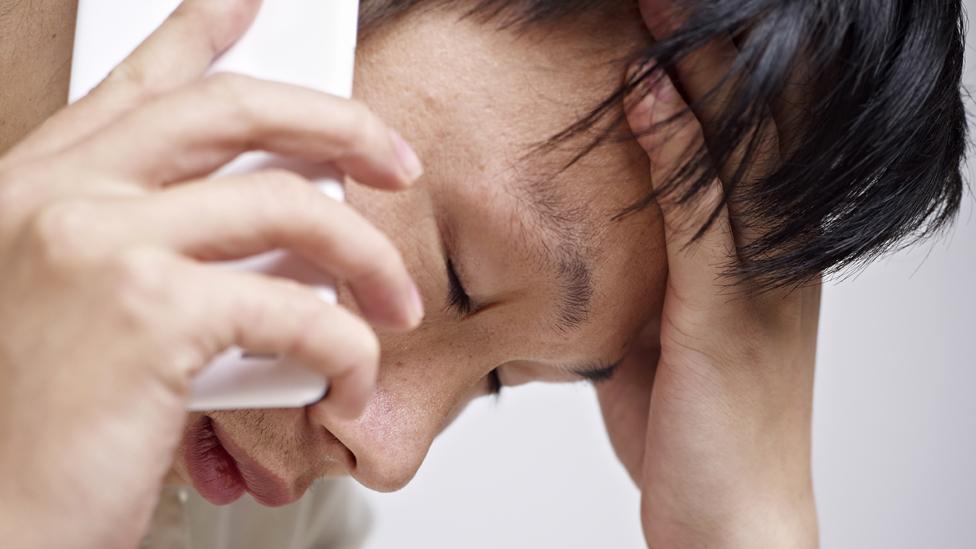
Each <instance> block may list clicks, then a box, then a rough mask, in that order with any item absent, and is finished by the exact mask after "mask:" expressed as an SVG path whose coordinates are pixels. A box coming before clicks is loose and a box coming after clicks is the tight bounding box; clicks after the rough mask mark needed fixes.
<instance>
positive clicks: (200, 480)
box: [183, 416, 300, 507]
mask: <svg viewBox="0 0 976 549" xmlns="http://www.w3.org/2000/svg"><path fill="white" fill-rule="evenodd" d="M183 457H184V460H185V462H186V469H187V474H188V475H189V477H190V481H191V482H192V483H193V487H194V488H195V489H196V490H197V492H199V493H200V495H201V496H202V497H203V498H204V499H206V500H207V501H209V502H210V503H212V504H214V505H228V504H231V503H233V502H235V501H237V500H238V499H240V497H241V496H243V495H244V493H245V492H247V493H249V494H251V496H253V497H254V499H255V500H257V502H258V503H260V504H261V505H265V506H267V507H280V506H282V505H288V504H289V503H294V502H295V501H296V500H297V499H298V498H299V496H300V493H299V491H297V490H292V489H291V487H290V486H289V484H288V483H287V482H286V481H285V480H284V479H282V478H281V477H280V476H278V475H275V474H274V473H272V472H271V471H269V470H268V469H267V468H265V467H263V466H262V465H260V464H258V463H257V461H255V460H254V459H253V458H251V457H250V456H249V455H248V454H247V452H245V451H244V450H243V449H241V448H240V447H239V446H237V445H235V444H234V442H233V441H232V440H231V439H230V438H229V437H228V436H227V434H226V433H223V432H221V429H220V426H219V425H218V424H216V423H214V422H213V420H212V419H210V418H209V417H206V416H204V417H202V418H200V419H199V420H198V421H197V422H196V423H194V425H193V426H192V427H191V428H190V430H189V432H188V433H187V435H186V439H185V444H184V455H183Z"/></svg>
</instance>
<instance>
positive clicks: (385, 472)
mask: <svg viewBox="0 0 976 549" xmlns="http://www.w3.org/2000/svg"><path fill="white" fill-rule="evenodd" d="M416 400H417V399H412V398H409V397H408V396H406V395H404V394H403V393H400V392H397V393H394V392H391V391H387V390H384V389H383V388H382V386H381V387H380V388H378V389H377V391H376V392H375V393H374V395H373V397H372V398H371V399H370V401H369V403H368V404H367V406H366V410H365V411H364V412H363V414H362V415H361V416H360V417H359V418H357V419H353V420H349V419H342V418H339V417H336V416H335V415H333V414H331V413H329V412H328V411H327V410H326V409H325V408H324V407H323V406H322V405H321V404H316V405H313V406H312V407H311V408H310V409H309V417H310V418H311V419H312V421H315V422H316V423H318V424H319V425H321V426H322V427H324V428H325V429H327V430H328V431H329V432H331V433H332V434H333V435H334V436H335V437H336V438H337V439H338V440H339V441H340V442H342V444H344V445H345V446H346V448H348V449H349V451H350V452H351V453H352V455H353V458H354V464H353V470H352V471H350V474H351V475H352V476H353V477H354V478H355V479H356V480H357V481H358V482H360V483H361V484H363V485H365V486H367V487H368V488H370V489H373V490H376V491H379V492H394V491H396V490H399V489H401V488H403V487H404V486H406V485H407V483H408V482H410V480H411V479H413V477H414V475H416V474H417V470H418V469H419V468H420V465H421V463H423V461H424V458H425V457H426V456H427V451H428V450H429V449H430V445H431V442H432V441H433V439H434V436H436V434H437V432H438V431H439V430H440V426H439V423H440V422H439V421H437V420H435V419H434V418H435V417H437V415H438V414H436V413H432V412H434V411H433V410H430V409H426V410H425V407H424V406H423V405H422V404H421V403H418V402H416ZM418 404H420V405H419V406H418Z"/></svg>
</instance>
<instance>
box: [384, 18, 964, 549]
mask: <svg viewBox="0 0 976 549" xmlns="http://www.w3.org/2000/svg"><path fill="white" fill-rule="evenodd" d="M966 4H967V6H968V7H969V8H970V12H971V13H976V11H973V9H972V8H973V7H976V0H966ZM970 43H971V44H974V43H976V42H974V40H973V38H970ZM968 53H969V54H972V53H973V51H972V46H970V48H969V51H968ZM969 57H970V58H973V56H972V55H969ZM969 67H970V70H969V72H968V81H969V82H970V86H971V87H972V88H973V89H976V85H974V84H976V67H974V64H973V62H972V60H971V59H970V63H969ZM970 180H971V181H973V180H974V178H972V177H970ZM966 201H967V203H966V207H965V209H964V211H963V214H962V216H961V218H960V220H959V223H958V224H957V225H956V227H955V228H954V230H953V231H951V232H950V233H949V234H948V235H947V236H946V237H945V238H943V239H940V240H938V241H935V242H932V243H928V244H925V245H923V246H922V247H920V248H916V249H914V250H911V251H908V252H905V253H901V254H898V255H897V256H894V257H891V258H889V259H887V260H885V261H883V262H881V263H878V264H876V265H873V266H872V267H871V268H869V269H868V270H866V271H865V272H863V273H861V274H860V275H859V276H857V277H856V278H854V279H850V280H846V281H843V282H842V283H840V284H836V285H834V286H832V287H830V288H828V289H827V290H826V292H825V302H824V312H823V321H822V331H821V341H820V351H819V367H818V374H817V385H816V391H817V392H816V402H815V419H814V466H815V482H816V489H817V494H818V500H819V509H820V521H821V537H822V546H823V547H824V548H825V549H835V548H836V549H869V548H879V549H902V548H904V549H918V548H938V549H976V397H974V394H973V393H974V391H976V211H974V208H973V195H972V193H969V194H967V196H966ZM370 499H371V500H372V502H373V504H374V507H375V509H376V515H377V517H376V523H377V524H376V526H377V528H376V531H375V533H374V535H373V537H372V538H371V539H372V541H371V543H370V545H369V549H397V548H410V549H414V548H425V549H456V548H465V549H497V548H499V547H504V548H510V549H522V548H525V549H530V548H531V549H549V548H560V549H594V548H600V549H602V548H610V549H639V548H644V547H645V545H644V543H643V538H642V536H641V533H640V526H639V520H638V507H637V492H636V490H635V489H634V488H633V487H632V486H631V484H630V481H629V479H628V478H627V477H626V475H625V473H624V472H623V469H622V468H621V467H620V466H618V465H617V463H616V461H615V459H614V458H613V455H612V453H611V450H610V447H609V443H608V442H607V440H606V436H605V434H604V432H603V427H602V423H601V420H600V418H599V415H598V409H597V406H596V399H595V397H594V396H593V394H592V391H591V390H590V389H588V388H587V387H586V386H571V387H546V386H531V387H528V388H523V389H518V390H514V391H508V392H507V393H506V394H505V395H504V397H503V398H502V400H501V401H500V402H499V403H497V404H496V403H494V402H491V401H485V402H479V403H476V404H475V405H474V406H473V407H472V408H471V409H470V410H469V411H468V412H466V413H465V414H464V415H463V416H462V417H461V418H460V419H459V420H458V421H457V423H456V424H455V425H454V426H453V427H452V428H451V429H449V430H448V431H447V432H446V433H445V434H444V435H443V436H442V437H441V438H440V439H439V440H438V441H437V442H436V443H435V445H434V447H433V449H432V450H431V453H430V456H429V458H428V460H427V462H426V463H425V465H424V467H423V468H422V469H421V471H420V473H419V475H418V476H417V478H416V480H415V481H414V482H413V483H412V484H411V485H410V486H409V487H407V488H406V489H405V490H403V491H401V492H399V493H397V494H392V495H381V494H371V495H370Z"/></svg>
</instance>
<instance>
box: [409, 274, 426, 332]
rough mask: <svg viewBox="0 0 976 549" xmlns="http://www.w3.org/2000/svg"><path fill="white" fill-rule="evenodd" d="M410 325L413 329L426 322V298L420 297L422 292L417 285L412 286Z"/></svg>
mask: <svg viewBox="0 0 976 549" xmlns="http://www.w3.org/2000/svg"><path fill="white" fill-rule="evenodd" d="M410 313H411V316H410V318H411V319H412V322H411V323H410V327H411V328H416V327H417V326H419V325H420V323H421V322H422V321H423V320H424V298H423V296H421V295H420V290H419V289H418V288H417V285H416V284H413V283H411V284H410Z"/></svg>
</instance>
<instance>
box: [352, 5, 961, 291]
mask: <svg viewBox="0 0 976 549" xmlns="http://www.w3.org/2000/svg"><path fill="white" fill-rule="evenodd" d="M608 3H609V4H616V5H620V6H626V5H631V6H632V7H633V9H634V13H635V16H637V2H636V0H629V1H628V0H613V1H611V0H604V1H599V0H515V1H511V0H510V1H505V0H471V1H470V2H469V3H468V4H470V6H471V7H470V8H466V9H467V10H468V11H466V12H465V13H466V14H467V15H480V16H484V17H489V18H500V20H501V24H502V26H511V25H532V24H537V23H542V22H548V21H553V20H557V19H559V18H565V17H585V15H586V14H587V13H588V12H590V11H591V10H594V9H600V8H601V7H605V6H606V5H607V4H608ZM418 4H439V5H442V6H443V5H450V4H460V2H447V1H440V2H438V1H437V0H365V1H364V13H363V15H364V17H363V18H364V21H366V22H367V24H371V25H372V24H377V23H381V22H382V21H385V20H387V19H389V18H393V17H397V16H398V15H399V14H400V13H402V12H403V11H405V10H407V9H409V8H412V7H414V6H416V5H418ZM679 4H680V6H681V10H682V14H683V15H684V16H685V20H684V21H685V22H684V23H683V24H682V25H681V26H680V28H678V29H677V30H675V31H674V32H673V33H672V34H671V35H670V36H668V37H667V38H666V39H663V40H660V41H657V42H656V43H654V44H652V45H650V46H648V47H647V49H646V50H644V51H643V52H641V53H640V60H643V61H646V63H645V65H644V66H645V67H646V68H645V69H644V70H641V71H639V72H638V73H637V74H636V75H635V76H634V77H632V78H631V79H630V80H629V81H627V82H626V83H625V84H624V85H622V86H621V87H620V88H619V89H618V90H616V92H615V93H613V94H612V96H610V97H608V98H607V99H606V100H605V101H604V102H603V103H601V104H600V105H597V106H596V108H594V110H593V111H592V112H591V113H589V114H588V115H587V116H584V117H583V118H582V119H581V120H579V121H578V122H577V123H576V124H574V125H573V126H571V127H570V128H567V129H566V130H565V131H564V132H562V133H560V134H559V135H557V136H554V137H553V139H552V140H551V141H550V142H549V143H548V144H547V146H556V145H558V144H561V143H563V142H565V141H566V140H568V139H570V138H571V137H574V136H577V135H581V134H586V133H587V132H591V131H592V130H593V128H595V127H598V126H599V125H600V122H601V121H603V120H604V119H606V118H607V117H613V116H614V115H615V114H614V113H619V106H620V104H621V103H622V102H625V101H627V100H629V98H632V97H633V94H634V93H635V92H636V91H638V90H641V89H642V84H644V83H645V82H646V81H647V80H648V79H650V78H654V77H655V70H656V69H658V68H662V69H664V70H667V71H668V72H671V73H673V72H674V70H675V66H676V63H678V62H679V61H680V60H682V59H683V58H685V57H686V56H688V55H689V54H690V53H692V52H694V51H695V50H697V49H698V48H700V47H701V46H703V45H704V44H707V43H709V42H711V41H713V40H716V39H723V38H725V39H728V38H731V39H733V40H734V43H735V44H736V45H737V46H738V48H739V54H738V56H737V60H736V61H735V64H734V67H733V69H732V70H731V71H730V73H729V74H728V75H725V78H724V79H723V80H722V83H720V84H719V85H718V89H716V90H713V93H709V94H707V97H706V98H705V99H703V101H705V102H707V101H711V100H717V98H719V97H721V98H722V104H721V110H720V112H721V116H720V119H719V120H718V121H717V122H716V123H714V124H713V126H714V127H712V128H711V133H710V135H709V138H708V143H707V147H706V145H705V144H704V143H703V144H701V146H700V147H699V148H698V149H697V150H695V151H689V154H688V160H687V163H686V164H685V165H684V166H683V167H682V168H681V169H680V170H678V171H677V172H676V174H675V176H674V178H673V180H672V181H669V182H667V183H665V184H663V185H658V187H657V190H656V191H655V192H654V193H652V194H650V195H648V196H647V197H646V198H645V199H643V200H641V201H640V202H639V203H636V204H634V205H633V206H632V207H631V208H628V210H627V212H624V213H625V214H626V213H629V212H631V211H635V210H637V209H641V208H644V207H647V206H648V205H650V204H651V203H652V202H654V201H655V200H656V199H658V198H659V197H660V196H661V195H662V194H664V193H674V197H675V198H677V199H678V200H680V201H689V200H694V199H695V198H696V197H697V196H699V194H700V193H701V191H702V190H703V189H705V188H706V187H707V186H708V185H710V184H711V182H712V181H714V178H715V177H716V176H717V172H716V168H715V167H716V166H720V165H723V164H724V163H725V162H726V161H727V160H728V159H729V158H732V157H733V155H735V154H736V151H740V153H739V154H744V157H743V160H742V164H743V165H748V164H749V163H750V162H751V161H752V160H755V156H756V150H757V147H758V145H759V141H760V139H761V136H762V135H763V130H764V129H765V128H767V127H768V124H769V123H770V122H771V118H770V111H769V108H770V106H772V105H775V104H777V103H779V102H781V101H783V100H784V98H786V97H787V96H788V95H789V93H788V92H789V91H790V87H791V86H799V87H800V88H801V89H802V93H803V96H804V97H805V98H806V100H805V101H804V102H803V104H802V105H796V109H797V113H796V116H795V118H794V119H793V120H792V121H791V122H790V124H791V125H792V126H793V127H792V131H793V135H792V136H791V139H790V142H789V143H788V144H785V143H784V144H783V145H784V146H782V147H781V149H782V155H781V164H780V165H779V166H778V167H777V168H776V170H775V172H774V173H772V174H769V175H768V176H766V177H765V178H764V179H762V180H761V181H756V182H752V181H749V182H743V181H741V179H742V177H741V175H738V176H736V177H734V178H733V180H732V181H726V189H727V191H728V192H727V195H729V196H732V197H733V200H734V202H735V204H736V205H740V204H741V205H743V208H744V209H743V210H742V211H741V212H740V213H741V214H743V215H742V217H743V218H744V219H745V220H747V223H750V224H752V225H753V226H754V228H756V229H758V230H757V232H758V235H759V237H758V238H757V239H756V240H755V241H754V242H752V243H750V244H749V245H747V246H746V247H745V248H744V249H742V250H740V254H739V258H738V261H737V264H736V265H735V266H734V272H735V274H737V275H739V276H742V277H745V278H747V279H751V280H753V281H754V282H756V283H757V287H760V288H771V287H779V286H791V285H797V284H803V283H805V282H807V281H810V280H812V279H815V278H816V277H817V276H819V275H822V274H826V275H829V274H833V273H837V272H839V271H841V270H842V269H844V268H845V267H849V266H860V265H863V264H865V263H867V262H868V261H870V260H872V259H875V258H877V257H878V256H879V255H881V254H883V253H886V252H889V251H892V250H894V249H898V248H900V247H902V246H904V245H907V244H911V243H914V242H916V241H918V240H919V239H921V238H923V237H926V236H929V235H932V234H934V233H936V232H938V231H940V230H941V229H943V228H944V227H946V226H947V225H948V224H949V223H950V222H951V221H952V219H953V218H954V216H955V215H956V213H957V212H958V210H959V206H960V203H961V200H962V195H963V190H964V184H963V178H962V173H961V170H962V163H963V160H964V157H965V154H966V150H967V121H966V111H965V106H964V103H963V93H962V84H961V80H962V73H963V55H964V48H965V37H964V35H965V31H964V17H963V9H962V5H961V0H683V2H679ZM635 61H638V60H635ZM692 108H693V109H694V108H696V105H692ZM616 116H617V117H618V118H619V116H620V115H619V114H617V115H616ZM620 122H621V120H615V121H613V123H612V124H610V125H606V126H605V127H607V128H609V127H612V126H615V125H616V124H619V123H620ZM609 136H610V131H609V130H603V131H601V132H600V135H599V137H598V138H596V139H593V140H592V141H591V142H590V143H589V144H588V145H586V146H584V147H583V148H582V150H581V151H580V152H579V153H578V154H577V155H575V156H574V159H575V160H578V159H579V158H581V157H582V156H583V155H585V154H587V153H589V152H590V151H592V150H593V149H594V148H595V147H597V146H598V145H599V143H600V141H601V140H603V139H605V138H607V137H609ZM742 151H744V153H743V152H742Z"/></svg>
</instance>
